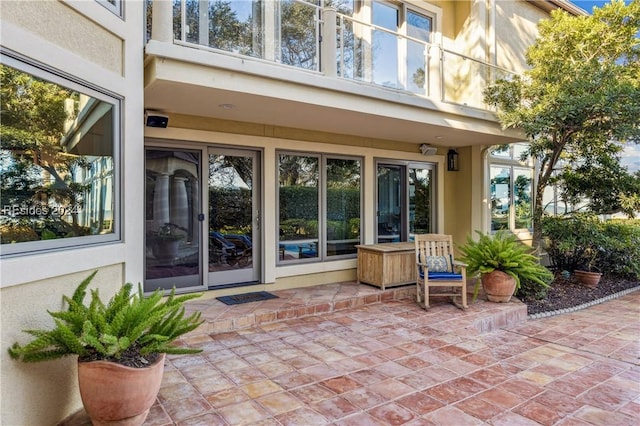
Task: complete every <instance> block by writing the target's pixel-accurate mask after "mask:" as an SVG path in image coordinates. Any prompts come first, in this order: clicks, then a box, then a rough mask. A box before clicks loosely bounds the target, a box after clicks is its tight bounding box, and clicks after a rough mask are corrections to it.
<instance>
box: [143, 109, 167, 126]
mask: <svg viewBox="0 0 640 426" xmlns="http://www.w3.org/2000/svg"><path fill="white" fill-rule="evenodd" d="M144 124H145V126H147V127H162V128H163V129H164V128H166V127H167V125H168V124H169V116H168V115H165V114H162V113H159V112H157V111H145V112H144Z"/></svg>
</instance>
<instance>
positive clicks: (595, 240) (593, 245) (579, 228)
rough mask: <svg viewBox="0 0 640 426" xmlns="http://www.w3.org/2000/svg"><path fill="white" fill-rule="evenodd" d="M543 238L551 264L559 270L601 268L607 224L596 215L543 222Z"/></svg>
mask: <svg viewBox="0 0 640 426" xmlns="http://www.w3.org/2000/svg"><path fill="white" fill-rule="evenodd" d="M541 225H542V235H543V237H544V242H545V247H546V251H547V253H548V254H549V259H550V261H551V265H553V266H554V267H555V268H556V269H558V270H567V271H575V270H576V269H582V270H588V271H590V270H592V269H599V268H598V266H597V264H598V255H599V253H600V247H601V246H602V245H603V244H604V238H603V233H602V230H603V224H602V221H600V220H599V219H598V218H597V217H596V216H595V215H593V214H589V213H578V214H575V215H572V216H569V217H545V218H543V219H542V223H541Z"/></svg>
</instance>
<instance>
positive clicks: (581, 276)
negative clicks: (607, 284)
mask: <svg viewBox="0 0 640 426" xmlns="http://www.w3.org/2000/svg"><path fill="white" fill-rule="evenodd" d="M573 273H574V274H575V276H576V278H577V279H578V281H579V282H580V284H582V285H584V286H585V287H589V288H596V287H597V286H598V283H599V282H600V278H602V274H601V273H600V272H589V271H579V270H576V271H573Z"/></svg>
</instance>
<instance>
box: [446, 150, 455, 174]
mask: <svg viewBox="0 0 640 426" xmlns="http://www.w3.org/2000/svg"><path fill="white" fill-rule="evenodd" d="M447 170H448V171H450V172H457V171H458V152H457V151H456V150H455V149H453V148H450V149H449V151H448V152H447Z"/></svg>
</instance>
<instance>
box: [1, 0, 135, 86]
mask: <svg viewBox="0 0 640 426" xmlns="http://www.w3.org/2000/svg"><path fill="white" fill-rule="evenodd" d="M0 7H1V10H2V20H3V22H4V21H7V22H11V23H12V24H14V25H16V26H18V27H20V28H22V29H24V30H26V31H29V32H32V33H34V34H36V35H38V36H39V37H41V38H43V39H45V40H48V41H49V42H51V43H54V44H56V45H58V46H60V47H61V48H62V49H64V50H66V51H68V52H73V53H74V54H76V55H78V56H80V57H82V58H84V59H87V60H90V61H91V62H93V63H95V64H97V65H99V66H101V67H104V68H105V69H109V70H111V71H113V72H115V73H117V74H122V73H123V69H124V56H123V53H124V52H123V49H124V46H123V44H124V42H123V40H122V39H121V38H120V37H118V36H117V35H115V34H113V33H112V32H111V31H109V30H108V29H106V28H104V27H102V26H99V25H96V23H95V22H92V21H91V20H90V19H89V18H88V17H86V16H83V15H82V14H81V13H79V12H78V11H77V10H75V9H72V8H70V7H68V6H67V5H65V4H64V3H62V2H58V1H52V0H47V1H7V0H3V1H2V5H1V6H0Z"/></svg>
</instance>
